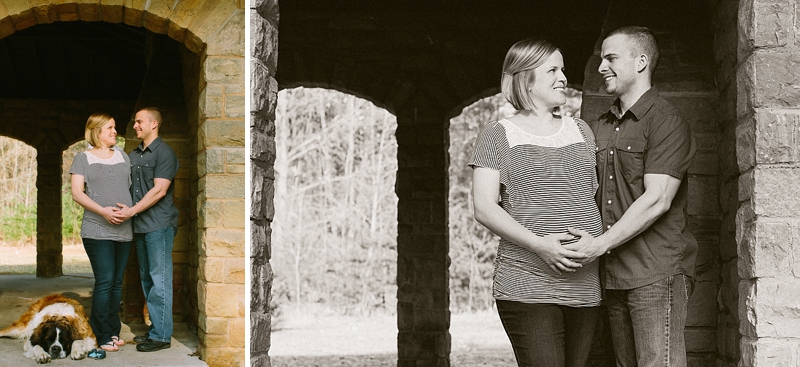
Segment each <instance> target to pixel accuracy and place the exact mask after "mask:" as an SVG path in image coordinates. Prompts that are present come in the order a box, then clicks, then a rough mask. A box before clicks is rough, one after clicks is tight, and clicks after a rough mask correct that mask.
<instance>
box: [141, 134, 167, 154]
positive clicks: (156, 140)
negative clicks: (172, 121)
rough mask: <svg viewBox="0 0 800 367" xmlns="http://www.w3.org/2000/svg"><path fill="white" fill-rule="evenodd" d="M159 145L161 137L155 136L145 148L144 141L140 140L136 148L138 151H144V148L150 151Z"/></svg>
mask: <svg viewBox="0 0 800 367" xmlns="http://www.w3.org/2000/svg"><path fill="white" fill-rule="evenodd" d="M159 145H161V137H160V136H159V137H156V138H155V139H154V140H153V141H152V142H151V143H150V145H148V146H147V148H144V142H141V143H139V146H137V147H136V149H138V150H139V151H141V152H144V151H145V150H150V151H151V152H152V151H154V150H155V149H156V148H158V146H159Z"/></svg>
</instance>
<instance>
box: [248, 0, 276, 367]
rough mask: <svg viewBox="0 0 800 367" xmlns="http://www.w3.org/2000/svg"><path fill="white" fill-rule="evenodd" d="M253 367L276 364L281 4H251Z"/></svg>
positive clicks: (264, 0)
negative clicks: (274, 267) (274, 289)
mask: <svg viewBox="0 0 800 367" xmlns="http://www.w3.org/2000/svg"><path fill="white" fill-rule="evenodd" d="M248 11H249V12H250V89H251V93H252V94H251V97H250V156H249V159H250V175H251V176H250V198H251V202H250V208H249V213H250V218H249V220H250V273H251V281H250V297H251V298H250V315H249V316H250V364H251V365H252V366H265V367H269V366H270V365H271V363H270V358H269V348H270V332H271V328H272V325H271V324H272V317H271V314H270V301H271V292H272V279H273V275H272V268H271V266H270V263H269V260H270V258H271V257H272V241H271V237H270V234H271V233H272V228H271V223H272V219H273V217H274V215H275V207H274V204H273V197H274V195H275V170H274V163H275V106H276V102H277V98H278V82H277V81H276V80H275V72H276V70H277V63H278V1H277V0H254V1H252V2H251V3H250V9H248Z"/></svg>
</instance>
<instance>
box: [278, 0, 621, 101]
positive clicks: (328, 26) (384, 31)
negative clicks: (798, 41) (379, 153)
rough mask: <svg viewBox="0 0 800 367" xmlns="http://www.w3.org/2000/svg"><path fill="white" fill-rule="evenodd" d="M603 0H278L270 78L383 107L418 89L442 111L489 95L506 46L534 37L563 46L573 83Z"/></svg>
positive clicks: (579, 77) (578, 80) (601, 15)
mask: <svg viewBox="0 0 800 367" xmlns="http://www.w3.org/2000/svg"><path fill="white" fill-rule="evenodd" d="M608 4H609V1H608V0H599V1H594V0H576V1H482V2H477V1H443V0H440V1H436V0H432V1H421V0H411V1H395V0H390V1H371V0H303V1H300V0H285V1H281V2H280V20H279V39H278V66H277V75H276V79H277V80H278V83H279V85H280V88H287V87H294V86H299V85H304V86H322V87H330V88H335V89H339V90H342V91H345V92H349V93H353V94H356V95H358V96H360V97H364V98H367V99H370V100H372V101H373V102H376V103H378V104H379V105H383V106H385V107H387V108H388V109H389V110H390V111H391V110H396V109H398V108H402V105H403V103H405V101H406V100H407V97H404V96H405V95H409V94H419V93H423V94H427V95H428V97H430V98H431V99H437V103H438V104H439V105H441V106H442V108H446V109H449V108H454V107H457V106H459V105H462V106H463V105H464V104H465V101H468V102H471V101H474V100H475V99H476V98H480V97H483V96H485V95H487V94H492V93H497V92H498V91H499V89H498V85H499V79H500V73H501V67H502V63H503V58H504V57H505V53H506V51H507V50H508V48H509V47H510V46H511V45H512V44H513V43H514V42H516V41H518V40H520V39H523V38H526V37H533V36H539V37H543V38H546V39H548V40H550V41H552V42H554V43H555V44H556V45H557V46H558V47H560V48H561V49H562V51H563V53H564V58H565V66H566V74H567V77H568V79H569V83H570V85H571V86H573V87H576V88H578V89H580V88H581V85H582V83H583V73H584V68H585V65H586V63H587V60H588V59H589V56H591V54H592V52H593V50H594V47H595V42H596V40H597V39H598V38H599V37H600V29H601V27H602V22H603V19H605V14H606V11H607V8H608ZM423 86H424V87H423Z"/></svg>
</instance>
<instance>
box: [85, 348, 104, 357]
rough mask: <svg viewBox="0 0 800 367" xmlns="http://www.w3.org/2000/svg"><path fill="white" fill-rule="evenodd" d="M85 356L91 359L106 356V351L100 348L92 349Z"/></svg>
mask: <svg viewBox="0 0 800 367" xmlns="http://www.w3.org/2000/svg"><path fill="white" fill-rule="evenodd" d="M87 357H89V358H91V359H103V358H105V357H106V351H104V350H102V349H92V351H91V352H89V355H88V356H87Z"/></svg>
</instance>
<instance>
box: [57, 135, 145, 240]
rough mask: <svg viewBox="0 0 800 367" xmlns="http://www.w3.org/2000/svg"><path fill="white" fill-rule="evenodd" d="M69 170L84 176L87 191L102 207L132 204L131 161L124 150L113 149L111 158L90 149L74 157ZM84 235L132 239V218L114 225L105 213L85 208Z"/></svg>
mask: <svg viewBox="0 0 800 367" xmlns="http://www.w3.org/2000/svg"><path fill="white" fill-rule="evenodd" d="M69 173H71V174H75V175H81V176H83V182H84V191H85V192H86V195H88V196H89V198H90V199H92V200H94V202H95V203H98V204H100V205H101V206H102V207H107V206H117V203H122V204H125V205H127V206H133V200H132V199H131V191H130V187H131V162H130V159H128V155H127V154H125V152H123V151H122V150H120V149H114V155H113V156H112V157H111V158H108V159H103V158H98V157H96V156H94V155H93V154H91V153H89V152H83V153H80V154H78V155H76V156H75V159H74V160H73V161H72V166H70V168H69ZM81 237H82V238H91V239H95V240H112V241H121V242H127V241H133V228H132V227H131V220H130V219H128V220H126V221H125V222H123V223H122V224H118V225H114V224H111V223H108V221H106V220H105V219H104V218H103V216H101V215H99V214H97V213H94V212H92V211H90V210H86V209H84V210H83V221H82V222H81Z"/></svg>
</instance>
